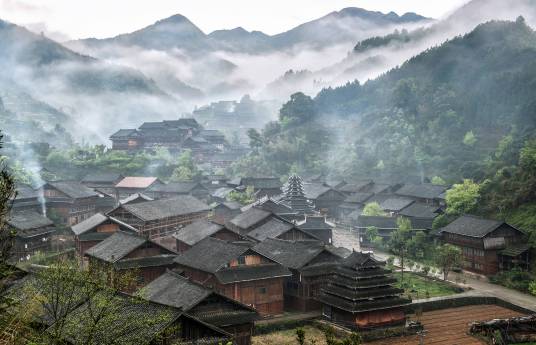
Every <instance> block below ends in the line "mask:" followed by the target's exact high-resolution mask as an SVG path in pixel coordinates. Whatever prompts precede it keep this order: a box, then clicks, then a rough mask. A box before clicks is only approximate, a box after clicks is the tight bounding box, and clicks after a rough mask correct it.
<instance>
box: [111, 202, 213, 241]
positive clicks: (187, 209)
mask: <svg viewBox="0 0 536 345" xmlns="http://www.w3.org/2000/svg"><path fill="white" fill-rule="evenodd" d="M209 211H210V207H209V206H208V205H207V204H205V203H204V202H202V201H200V200H198V199H196V198H194V197H193V196H190V195H183V196H180V197H177V198H172V199H161V200H155V201H146V202H140V203H137V204H126V205H119V206H118V207H116V208H115V209H114V210H112V211H110V212H109V213H108V215H109V216H111V217H114V218H116V219H118V220H120V221H122V222H124V223H126V224H128V225H130V226H132V227H134V228H136V229H138V231H139V232H140V234H142V235H144V236H147V237H149V238H152V239H155V238H158V237H162V236H166V235H170V234H172V233H174V232H175V231H177V230H179V228H181V227H183V226H186V225H188V224H190V223H192V222H194V221H196V220H198V219H202V218H207V217H208V213H209Z"/></svg>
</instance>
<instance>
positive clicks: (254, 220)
mask: <svg viewBox="0 0 536 345" xmlns="http://www.w3.org/2000/svg"><path fill="white" fill-rule="evenodd" d="M272 216H273V213H272V212H270V211H265V210H262V209H260V208H257V207H252V208H250V209H248V210H246V211H244V212H243V213H240V214H239V215H237V216H236V217H234V218H233V219H231V220H230V221H228V222H227V223H226V226H227V228H229V229H231V230H233V231H235V232H238V233H240V234H247V233H248V232H250V231H251V230H253V229H255V228H257V227H259V226H261V225H262V224H264V223H266V222H267V221H268V220H269V219H270V218H271V217H272Z"/></svg>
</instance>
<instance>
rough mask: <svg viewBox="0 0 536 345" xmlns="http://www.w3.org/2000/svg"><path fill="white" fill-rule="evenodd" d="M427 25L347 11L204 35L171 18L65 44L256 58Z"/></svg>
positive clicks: (409, 17) (412, 18) (412, 17)
mask: <svg viewBox="0 0 536 345" xmlns="http://www.w3.org/2000/svg"><path fill="white" fill-rule="evenodd" d="M426 21H429V19H428V18H425V17H423V16H420V15H418V14H415V13H406V14H404V15H402V16H399V15H398V14H396V13H394V12H390V13H387V14H384V13H381V12H374V11H367V10H364V9H361V8H355V7H351V8H345V9H342V10H340V11H336V12H332V13H329V14H328V15H326V16H324V17H321V18H318V19H315V20H312V21H310V22H307V23H304V24H302V25H299V26H297V27H295V28H293V29H290V30H288V31H286V32H283V33H280V34H277V35H273V36H270V35H266V34H264V33H262V32H260V31H247V30H245V29H243V28H241V27H238V28H235V29H231V30H217V31H214V32H212V33H210V34H208V35H206V34H204V33H203V32H202V31H201V30H200V29H199V28H198V27H197V26H196V25H195V24H193V23H192V22H191V21H190V20H188V19H187V18H186V17H184V16H182V15H180V14H176V15H173V16H171V17H169V18H166V19H163V20H160V21H157V22H156V23H154V24H152V25H149V26H147V27H145V28H143V29H140V30H137V31H134V32H131V33H128V34H122V35H118V36H115V37H111V38H106V39H95V38H89V39H83V40H78V41H74V42H70V43H69V44H71V45H72V44H83V45H86V46H87V47H88V48H92V49H95V48H99V47H102V46H105V45H110V44H115V45H121V46H138V47H142V48H144V49H157V50H170V49H173V48H178V49H183V50H188V51H190V52H192V53H199V52H207V51H218V50H225V51H233V52H241V53H250V54H255V53H266V52H268V51H275V50H286V49H291V48H293V47H295V46H296V45H312V46H314V47H315V48H323V47H325V46H326V45H333V44H336V43H340V42H345V41H348V40H350V41H355V40H356V39H360V38H365V37H368V35H369V33H370V32H380V31H385V29H386V27H391V28H392V27H394V26H398V25H407V24H415V23H422V22H426Z"/></svg>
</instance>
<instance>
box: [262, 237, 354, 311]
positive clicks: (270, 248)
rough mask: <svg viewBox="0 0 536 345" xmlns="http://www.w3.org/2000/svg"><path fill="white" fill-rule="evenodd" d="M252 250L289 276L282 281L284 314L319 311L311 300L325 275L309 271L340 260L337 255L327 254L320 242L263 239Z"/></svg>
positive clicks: (313, 300)
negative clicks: (291, 311) (284, 270)
mask: <svg viewBox="0 0 536 345" xmlns="http://www.w3.org/2000/svg"><path fill="white" fill-rule="evenodd" d="M254 249H255V250H256V251H257V252H259V253H261V254H263V255H264V256H266V257H268V258H270V259H272V260H274V261H275V262H277V263H279V264H281V265H283V266H284V267H287V268H288V269H289V270H290V271H291V272H292V276H289V277H287V278H285V285H284V288H283V292H284V295H285V310H286V311H290V310H299V311H302V312H307V311H313V310H320V303H319V302H318V301H316V299H315V298H316V297H317V295H318V293H319V292H320V288H321V287H322V286H324V285H325V284H326V283H327V281H326V279H324V278H325V276H326V274H325V273H324V272H322V271H319V270H316V271H313V270H312V268H313V267H317V266H316V265H318V264H327V263H334V262H337V261H338V260H340V259H342V257H341V256H340V254H339V253H338V252H336V251H332V250H330V247H329V246H326V245H324V244H323V243H322V242H320V241H285V240H280V239H266V240H264V241H262V242H261V243H259V244H257V245H255V247H254ZM348 254H349V253H348ZM311 273H314V274H311Z"/></svg>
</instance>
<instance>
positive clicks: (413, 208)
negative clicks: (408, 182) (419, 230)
mask: <svg viewBox="0 0 536 345" xmlns="http://www.w3.org/2000/svg"><path fill="white" fill-rule="evenodd" d="M438 210H439V207H437V206H430V205H426V204H422V203H419V202H415V203H413V204H411V205H409V206H408V207H406V208H404V209H403V210H402V211H401V212H400V214H401V215H403V216H407V217H417V218H435V217H437V216H438V214H437V213H436V212H437V211H438Z"/></svg>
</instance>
